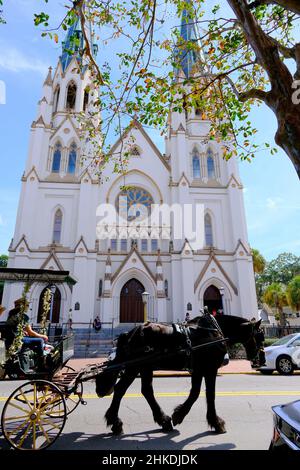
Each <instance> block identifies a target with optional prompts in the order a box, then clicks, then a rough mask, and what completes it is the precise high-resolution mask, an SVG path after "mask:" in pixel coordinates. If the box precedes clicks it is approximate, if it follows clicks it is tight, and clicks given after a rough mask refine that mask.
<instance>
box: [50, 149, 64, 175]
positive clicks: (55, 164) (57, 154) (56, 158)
mask: <svg viewBox="0 0 300 470" xmlns="http://www.w3.org/2000/svg"><path fill="white" fill-rule="evenodd" d="M61 151H62V146H61V143H60V142H57V143H56V144H55V147H54V151H53V161H52V173H59V170H60V162H61Z"/></svg>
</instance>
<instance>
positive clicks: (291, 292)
mask: <svg viewBox="0 0 300 470" xmlns="http://www.w3.org/2000/svg"><path fill="white" fill-rule="evenodd" d="M287 299H288V303H289V305H290V306H291V307H292V308H293V309H294V310H298V311H300V276H295V277H294V278H293V279H292V280H291V282H290V283H289V285H288V287H287Z"/></svg>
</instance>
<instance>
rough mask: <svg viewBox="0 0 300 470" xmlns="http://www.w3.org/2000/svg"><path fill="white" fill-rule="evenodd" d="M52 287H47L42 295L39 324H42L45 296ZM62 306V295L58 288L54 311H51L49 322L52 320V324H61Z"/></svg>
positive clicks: (55, 294)
mask: <svg viewBox="0 0 300 470" xmlns="http://www.w3.org/2000/svg"><path fill="white" fill-rule="evenodd" d="M49 288H50V286H47V287H45V289H43V290H42V292H41V295H40V300H39V310H38V316H37V322H38V323H41V320H42V316H43V299H44V294H45V292H46V290H47V289H49ZM60 306H61V293H60V290H59V289H58V288H57V287H56V289H55V292H54V296H53V302H52V311H51V309H50V311H49V313H48V318H47V320H50V321H51V323H59V318H60ZM50 316H51V318H50Z"/></svg>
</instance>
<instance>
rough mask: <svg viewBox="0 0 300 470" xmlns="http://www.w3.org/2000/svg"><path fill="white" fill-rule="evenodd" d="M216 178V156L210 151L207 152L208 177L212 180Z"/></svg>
mask: <svg viewBox="0 0 300 470" xmlns="http://www.w3.org/2000/svg"><path fill="white" fill-rule="evenodd" d="M215 176H216V174H215V162H214V156H213V151H212V150H211V149H208V151H207V177H208V179H210V180H212V179H214V178H215Z"/></svg>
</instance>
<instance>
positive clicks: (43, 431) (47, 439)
mask: <svg viewBox="0 0 300 470" xmlns="http://www.w3.org/2000/svg"><path fill="white" fill-rule="evenodd" d="M38 426H39V428H40V429H41V431H42V433H43V434H44V436H45V438H46V441H47V442H48V444H50V442H51V439H50V438H49V436H48V434H47V432H46V431H45V429H44V427H43V426H42V424H41V422H39V424H38Z"/></svg>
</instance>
